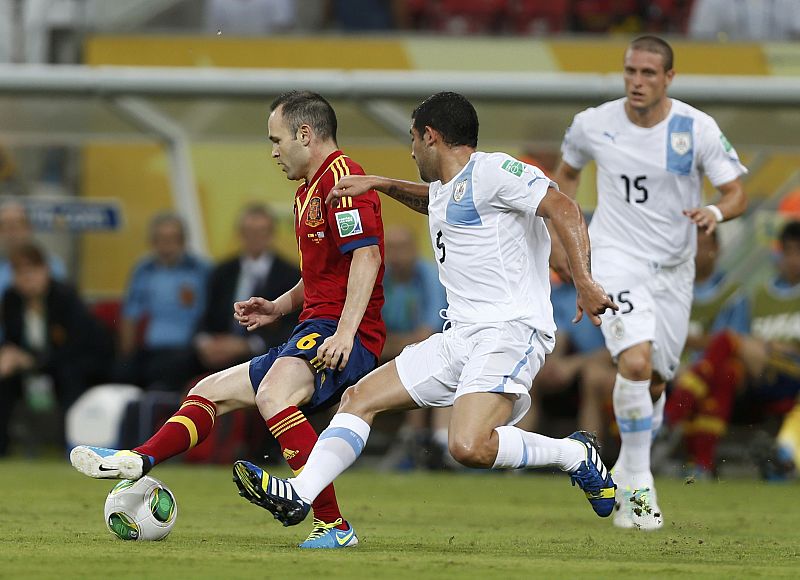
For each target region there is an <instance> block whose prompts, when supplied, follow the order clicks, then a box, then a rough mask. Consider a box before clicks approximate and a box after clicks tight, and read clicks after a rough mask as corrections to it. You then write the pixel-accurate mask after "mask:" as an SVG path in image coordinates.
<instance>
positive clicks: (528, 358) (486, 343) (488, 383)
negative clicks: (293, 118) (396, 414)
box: [395, 321, 555, 425]
mask: <svg viewBox="0 0 800 580" xmlns="http://www.w3.org/2000/svg"><path fill="white" fill-rule="evenodd" d="M554 345H555V339H554V338H553V337H552V336H549V335H545V334H543V333H542V332H541V331H537V330H535V329H533V328H531V327H530V326H528V325H526V324H524V323H522V322H517V321H511V322H499V323H492V324H484V323H481V324H467V323H458V322H451V323H450V326H449V328H447V329H445V330H444V331H443V332H440V333H437V334H434V335H433V336H431V337H430V338H428V339H426V340H424V341H422V342H419V343H417V344H412V345H409V346H407V347H406V348H405V349H403V352H401V353H400V355H399V356H398V357H397V358H396V359H395V363H396V364H397V372H398V374H399V375H400V380H401V381H402V383H403V386H404V387H405V388H406V390H407V391H408V393H409V394H410V395H411V397H412V398H413V399H414V401H416V403H417V404H418V405H419V406H420V407H449V406H450V405H452V404H453V403H454V402H455V400H456V399H457V398H458V397H461V396H463V395H466V394H469V393H506V394H512V395H516V401H515V402H514V407H513V410H512V413H511V419H510V420H509V422H508V424H509V425H513V424H515V423H517V422H518V421H519V420H520V419H522V417H523V416H524V415H525V413H527V412H528V409H530V407H531V396H530V393H529V391H530V388H531V384H532V383H533V378H534V377H535V376H536V373H537V372H539V369H540V368H542V365H543V364H544V357H545V355H546V354H548V353H550V352H551V351H552V350H553V346H554Z"/></svg>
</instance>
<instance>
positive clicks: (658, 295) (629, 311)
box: [592, 250, 694, 380]
mask: <svg viewBox="0 0 800 580" xmlns="http://www.w3.org/2000/svg"><path fill="white" fill-rule="evenodd" d="M592 273H593V274H592V275H593V276H594V278H595V280H597V281H598V282H599V283H600V284H601V285H602V286H603V288H604V289H605V291H606V292H607V293H608V294H609V295H611V296H612V297H613V299H614V302H616V303H617V305H618V306H619V311H618V312H616V313H614V312H612V311H611V310H608V311H606V313H605V314H603V315H602V316H601V318H602V320H603V324H602V325H601V327H600V328H601V329H602V331H603V336H604V337H605V341H606V348H607V349H608V351H609V353H611V356H612V357H614V359H616V358H617V357H618V356H619V354H620V353H621V352H622V351H624V350H626V349H628V348H630V347H632V346H634V345H636V344H640V343H643V342H651V343H652V349H653V350H652V352H653V354H652V362H653V370H654V371H656V372H657V373H658V374H659V375H661V377H662V378H663V379H664V380H670V379H671V378H672V377H673V376H675V371H676V370H677V368H678V364H679V363H680V357H681V353H682V352H683V347H684V345H685V344H686V336H687V334H688V332H689V316H690V314H691V310H692V293H693V284H694V260H687V261H685V262H683V263H681V264H678V265H677V266H670V267H663V266H659V265H658V264H654V263H648V262H642V261H639V260H635V259H634V258H632V257H631V256H628V255H626V254H624V253H621V252H618V251H615V250H603V251H595V253H594V255H593V256H592Z"/></svg>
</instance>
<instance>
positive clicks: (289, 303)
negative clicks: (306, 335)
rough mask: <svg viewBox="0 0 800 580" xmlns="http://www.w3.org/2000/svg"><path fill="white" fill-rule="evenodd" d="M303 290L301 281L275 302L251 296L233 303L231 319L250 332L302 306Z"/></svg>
mask: <svg viewBox="0 0 800 580" xmlns="http://www.w3.org/2000/svg"><path fill="white" fill-rule="evenodd" d="M304 290H305V285H304V284H303V280H302V279H301V280H300V281H299V282H298V283H297V284H295V285H294V287H293V288H292V289H291V290H289V291H287V292H284V293H283V294H281V295H280V296H279V297H278V298H276V299H275V300H267V299H266V298H261V297H259V296H253V297H251V298H248V299H247V300H242V301H241V302H234V304H233V317H234V318H235V319H236V321H237V322H238V323H239V326H244V327H245V328H246V329H247V330H248V331H249V332H252V331H254V330H255V329H256V328H261V327H262V326H266V325H267V324H271V323H273V322H275V321H276V320H278V319H279V318H281V317H282V316H285V315H286V314H289V313H290V312H294V311H295V310H297V309H298V308H300V307H301V306H302V305H303V292H304Z"/></svg>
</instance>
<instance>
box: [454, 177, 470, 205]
mask: <svg viewBox="0 0 800 580" xmlns="http://www.w3.org/2000/svg"><path fill="white" fill-rule="evenodd" d="M465 193H467V180H466V179H462V180H461V181H459V182H458V183H456V186H455V189H453V201H455V202H456V203H458V202H459V201H461V199H462V198H463V197H464V194H465Z"/></svg>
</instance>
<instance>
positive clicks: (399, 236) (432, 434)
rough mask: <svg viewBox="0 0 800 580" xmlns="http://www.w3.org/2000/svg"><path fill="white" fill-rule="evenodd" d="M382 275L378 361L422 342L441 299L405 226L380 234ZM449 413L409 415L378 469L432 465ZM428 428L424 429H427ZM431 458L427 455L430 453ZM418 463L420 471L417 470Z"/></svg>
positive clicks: (436, 319)
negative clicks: (381, 331) (381, 339)
mask: <svg viewBox="0 0 800 580" xmlns="http://www.w3.org/2000/svg"><path fill="white" fill-rule="evenodd" d="M384 244H385V254H386V258H385V260H386V273H385V274H384V277H383V293H384V296H385V298H386V302H384V305H383V310H382V314H383V320H384V322H386V344H385V345H384V347H383V353H382V354H381V361H382V362H385V361H388V360H392V359H393V358H395V357H397V355H398V354H400V351H402V350H403V349H404V348H405V347H406V346H408V345H409V344H413V343H415V342H420V341H423V340H425V339H426V338H428V337H429V336H430V335H431V334H433V333H434V332H438V331H439V330H440V329H441V327H442V323H443V321H442V317H441V315H440V312H441V311H442V310H443V309H446V308H447V296H446V294H445V291H444V288H443V287H442V285H441V283H440V282H439V274H438V273H437V271H436V266H434V265H433V264H432V263H430V262H428V261H426V260H423V259H421V258H420V257H419V253H418V250H417V244H416V240H415V238H414V233H413V232H412V231H411V230H410V229H409V228H408V227H405V226H394V227H391V228H389V229H387V230H386V234H385V237H384ZM449 417H450V409H449V408H437V409H430V410H429V409H415V410H413V411H409V412H408V413H406V415H405V418H404V421H403V425H402V426H401V427H400V430H399V432H398V434H397V439H396V442H395V444H394V445H393V446H392V448H391V449H390V450H389V452H388V453H387V454H386V457H385V459H384V461H383V467H384V468H411V467H422V466H429V463H430V462H429V461H427V460H423V458H426V459H432V460H433V462H434V463H437V462H438V461H439V460H440V459H441V458H442V453H446V452H447V425H448V422H449ZM429 422H430V425H428V423H429ZM431 447H433V449H432V451H434V453H432V454H431V453H429V452H430V451H431V449H430V448H431ZM420 463H424V464H426V465H419V464H420Z"/></svg>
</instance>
